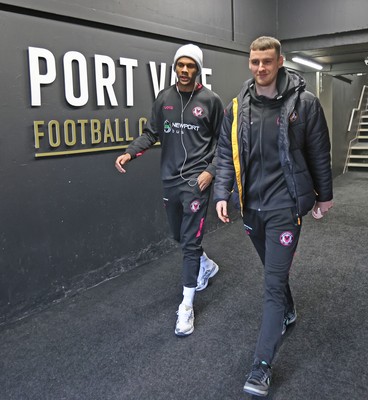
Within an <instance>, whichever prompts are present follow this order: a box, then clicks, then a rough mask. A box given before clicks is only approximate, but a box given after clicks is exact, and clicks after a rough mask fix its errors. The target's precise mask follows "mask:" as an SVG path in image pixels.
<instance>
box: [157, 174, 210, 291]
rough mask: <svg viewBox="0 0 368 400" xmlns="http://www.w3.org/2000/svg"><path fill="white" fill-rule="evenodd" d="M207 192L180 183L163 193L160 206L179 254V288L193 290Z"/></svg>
mask: <svg viewBox="0 0 368 400" xmlns="http://www.w3.org/2000/svg"><path fill="white" fill-rule="evenodd" d="M210 193H211V190H210V188H207V189H206V190H205V191H204V192H201V191H200V190H199V188H198V185H197V184H196V185H194V186H190V185H189V184H188V183H186V182H183V183H182V184H181V185H179V186H174V187H169V188H164V189H163V195H164V206H165V209H166V215H167V218H168V221H169V225H170V228H171V231H172V234H173V237H174V239H175V240H176V241H177V242H179V243H180V246H181V248H182V252H183V286H187V287H196V286H197V277H198V272H199V259H200V257H201V255H202V253H203V249H202V238H203V232H204V223H205V219H206V215H207V209H208V202H209V197H210Z"/></svg>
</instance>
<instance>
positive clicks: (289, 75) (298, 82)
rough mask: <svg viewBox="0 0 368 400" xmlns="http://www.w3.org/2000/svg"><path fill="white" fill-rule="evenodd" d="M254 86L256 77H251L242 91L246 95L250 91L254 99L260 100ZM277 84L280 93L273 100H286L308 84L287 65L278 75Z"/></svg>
mask: <svg viewBox="0 0 368 400" xmlns="http://www.w3.org/2000/svg"><path fill="white" fill-rule="evenodd" d="M254 86H255V81H254V78H252V79H249V80H247V81H245V82H244V85H243V88H242V90H241V92H240V93H241V94H242V95H245V94H246V93H247V92H248V93H250V95H251V96H252V97H253V99H254V100H259V99H257V96H256V95H255V90H254ZM276 86H277V91H278V95H277V97H276V98H275V99H272V100H276V101H280V100H281V99H282V100H285V99H286V98H288V97H289V96H290V95H291V94H293V93H295V92H298V91H303V90H304V89H305V86H306V84H305V81H304V78H303V77H302V76H301V75H299V74H298V73H297V72H295V71H292V70H288V69H286V68H285V67H281V68H280V69H279V72H278V75H277V82H276Z"/></svg>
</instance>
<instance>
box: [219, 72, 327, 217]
mask: <svg viewBox="0 0 368 400" xmlns="http://www.w3.org/2000/svg"><path fill="white" fill-rule="evenodd" d="M277 89H278V95H277V96H276V97H275V98H274V99H267V98H265V97H263V96H257V95H256V94H255V89H254V79H250V80H248V81H246V82H245V83H244V85H243V88H242V90H241V91H240V93H239V94H238V96H237V97H236V98H234V99H233V101H232V102H231V103H230V104H229V105H228V107H227V108H226V110H225V116H224V120H223V123H222V128H221V133H220V138H219V142H218V148H217V168H216V181H215V186H214V200H215V201H216V202H217V201H220V200H225V201H228V200H229V198H230V195H231V193H232V191H233V189H234V188H235V189H236V191H237V192H238V196H239V202H240V208H241V211H243V209H244V208H245V207H249V208H254V209H259V210H275V209H281V208H285V207H290V206H293V205H295V206H296V208H297V213H298V214H299V215H300V216H303V215H305V214H307V213H308V211H309V210H311V209H312V207H313V205H314V203H315V201H329V200H332V174H331V159H330V140H329V133H328V128H327V123H326V119H325V116H324V113H323V110H322V107H321V105H320V102H319V100H318V98H317V97H315V96H314V95H313V94H312V93H310V92H308V91H306V90H305V82H304V80H303V78H302V77H301V76H300V75H299V74H297V73H295V72H293V71H288V70H286V69H285V68H283V67H282V68H280V70H279V73H278V78H277Z"/></svg>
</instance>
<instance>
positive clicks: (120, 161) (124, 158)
mask: <svg viewBox="0 0 368 400" xmlns="http://www.w3.org/2000/svg"><path fill="white" fill-rule="evenodd" d="M131 159H132V156H131V155H130V154H128V153H125V154H122V155H121V156H119V157H118V158H117V159H116V161H115V168H116V169H117V170H118V171H119V172H120V173H124V174H125V172H126V170H125V169H124V168H123V165H125V164H126V163H128V162H129V161H130V160H131Z"/></svg>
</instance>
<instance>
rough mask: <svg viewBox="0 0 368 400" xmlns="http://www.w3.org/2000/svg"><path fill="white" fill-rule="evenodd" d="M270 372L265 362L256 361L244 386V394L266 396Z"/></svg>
mask: <svg viewBox="0 0 368 400" xmlns="http://www.w3.org/2000/svg"><path fill="white" fill-rule="evenodd" d="M271 376H272V371H271V367H270V366H269V365H268V364H267V363H266V361H258V362H256V363H255V364H253V367H252V372H251V373H250V374H249V375H248V379H247V380H246V382H245V384H244V388H243V390H244V392H247V393H250V394H254V395H256V396H267V395H268V389H269V387H270V383H271Z"/></svg>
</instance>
